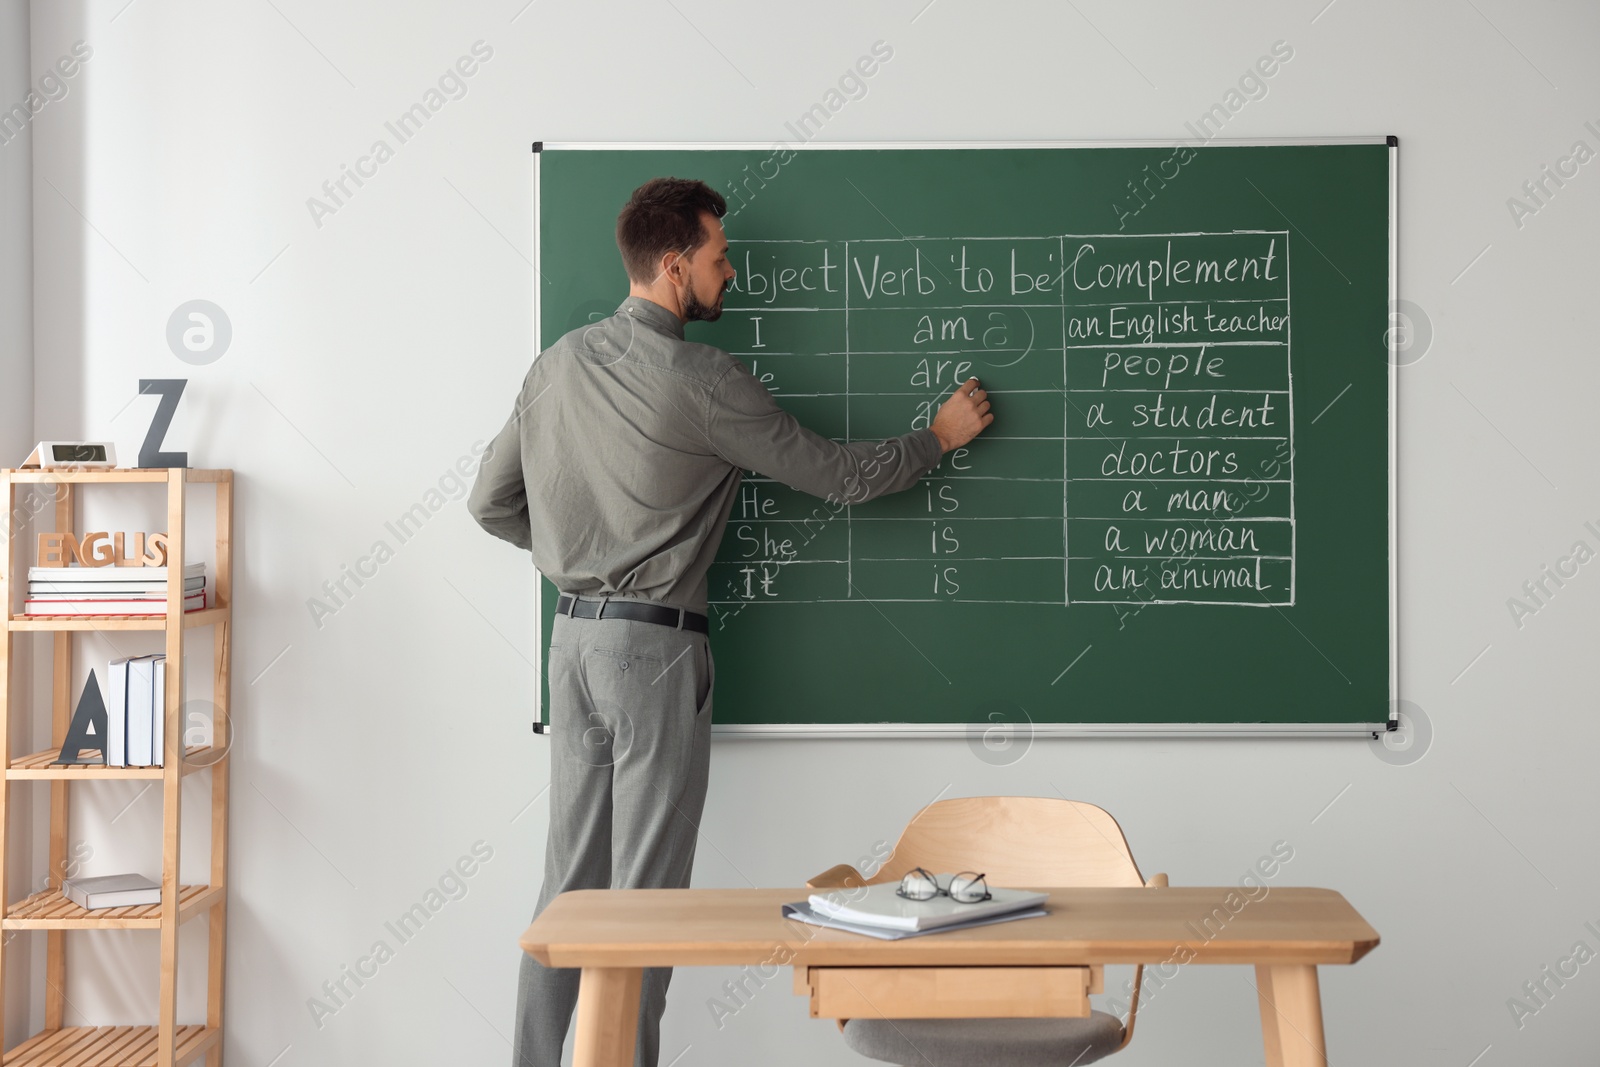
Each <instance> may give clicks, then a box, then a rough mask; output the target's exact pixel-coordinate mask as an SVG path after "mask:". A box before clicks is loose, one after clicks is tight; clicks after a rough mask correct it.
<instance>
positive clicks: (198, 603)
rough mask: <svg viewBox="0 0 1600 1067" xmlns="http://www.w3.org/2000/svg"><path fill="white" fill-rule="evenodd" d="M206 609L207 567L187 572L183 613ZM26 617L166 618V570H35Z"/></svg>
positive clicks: (191, 567)
mask: <svg viewBox="0 0 1600 1067" xmlns="http://www.w3.org/2000/svg"><path fill="white" fill-rule="evenodd" d="M205 606H206V565H205V564H204V563H191V564H189V565H188V566H187V567H185V568H183V610H184V611H199V610H200V609H202V608H204V607H205ZM22 611H23V614H24V615H165V614H166V613H167V568H165V567H80V566H70V567H29V568H28V597H27V600H25V601H24V602H23V605H22Z"/></svg>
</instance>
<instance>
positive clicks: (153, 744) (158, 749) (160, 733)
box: [150, 656, 167, 767]
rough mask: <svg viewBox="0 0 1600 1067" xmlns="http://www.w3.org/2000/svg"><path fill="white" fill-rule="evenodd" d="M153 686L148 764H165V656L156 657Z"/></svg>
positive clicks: (159, 765)
mask: <svg viewBox="0 0 1600 1067" xmlns="http://www.w3.org/2000/svg"><path fill="white" fill-rule="evenodd" d="M154 682H155V684H154V687H153V695H154V698H155V699H154V705H155V706H154V709H153V712H152V715H151V730H150V765H151V766H152V767H163V766H165V765H166V752H167V750H166V737H167V657H165V656H158V657H156V676H155V680H154Z"/></svg>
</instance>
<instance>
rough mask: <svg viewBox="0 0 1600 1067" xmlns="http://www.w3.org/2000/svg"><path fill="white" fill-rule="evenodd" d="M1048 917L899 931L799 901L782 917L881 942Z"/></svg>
mask: <svg viewBox="0 0 1600 1067" xmlns="http://www.w3.org/2000/svg"><path fill="white" fill-rule="evenodd" d="M1045 914H1047V913H1046V911H1045V909H1043V908H1025V909H1023V910H1022V911H1008V912H1005V913H1004V914H1001V915H986V916H980V917H979V918H976V919H968V920H965V921H963V922H958V923H947V924H945V925H944V926H934V927H929V928H928V929H926V930H896V929H893V928H891V927H887V926H873V925H870V924H868V923H853V922H846V921H844V920H843V919H834V918H830V917H829V916H827V915H822V914H819V913H818V912H816V911H815V910H814V909H813V908H812V907H811V903H810V901H805V900H797V901H795V902H794V903H792V904H785V905H783V917H784V918H785V919H796V920H798V921H800V922H803V923H810V924H811V925H812V926H825V927H827V928H828V929H830V930H843V931H845V932H846V933H851V934H865V935H866V936H868V937H876V938H878V939H879V940H880V941H899V940H900V939H902V938H906V937H921V936H923V935H924V934H945V933H949V932H950V931H952V930H965V929H967V928H968V927H972V926H989V925H991V924H993V923H1008V922H1011V921H1013V920H1015V919H1037V918H1039V917H1040V916H1041V915H1045Z"/></svg>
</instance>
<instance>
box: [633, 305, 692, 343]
mask: <svg viewBox="0 0 1600 1067" xmlns="http://www.w3.org/2000/svg"><path fill="white" fill-rule="evenodd" d="M617 314H619V315H629V316H632V317H633V318H635V319H637V320H639V321H641V322H644V323H647V324H649V325H651V326H654V327H655V328H656V329H658V330H660V331H661V332H662V333H668V334H671V335H672V336H674V337H676V338H677V339H678V340H680V341H681V340H683V321H682V320H681V319H679V318H678V316H676V315H674V314H673V313H672V312H670V311H668V310H667V309H666V308H664V307H662V306H661V305H660V304H658V303H656V302H655V301H654V300H646V299H645V298H644V297H642V296H630V297H628V298H627V299H625V300H623V302H622V303H621V304H620V305H619V306H618V307H617Z"/></svg>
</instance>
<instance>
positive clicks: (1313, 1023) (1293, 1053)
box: [1256, 965, 1328, 1067]
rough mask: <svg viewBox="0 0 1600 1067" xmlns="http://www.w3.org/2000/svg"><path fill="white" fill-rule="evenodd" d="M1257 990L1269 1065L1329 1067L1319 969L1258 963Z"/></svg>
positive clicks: (1279, 1066) (1268, 1066)
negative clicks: (1318, 977)
mask: <svg viewBox="0 0 1600 1067" xmlns="http://www.w3.org/2000/svg"><path fill="white" fill-rule="evenodd" d="M1256 992H1257V994H1258V997H1259V999H1260V1002H1261V1040H1262V1044H1264V1045H1265V1046H1266V1053H1267V1067H1326V1065H1327V1062H1328V1058H1327V1048H1326V1046H1325V1045H1324V1043H1323V1039H1322V994H1321V992H1320V989H1319V987H1318V985H1317V969H1316V968H1315V967H1306V966H1278V967H1268V966H1265V965H1260V966H1257V967H1256Z"/></svg>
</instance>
